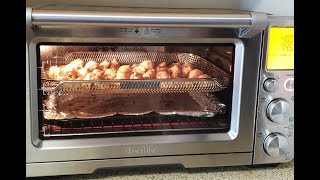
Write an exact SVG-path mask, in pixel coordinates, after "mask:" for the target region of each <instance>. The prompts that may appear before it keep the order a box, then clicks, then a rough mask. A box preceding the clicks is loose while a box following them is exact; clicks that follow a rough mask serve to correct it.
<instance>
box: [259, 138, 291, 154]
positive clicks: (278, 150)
mask: <svg viewBox="0 0 320 180" xmlns="http://www.w3.org/2000/svg"><path fill="white" fill-rule="evenodd" d="M263 148H264V150H265V152H266V153H267V154H268V155H269V156H271V157H280V156H283V155H284V154H286V153H287V151H288V140H287V138H286V137H284V136H283V135H281V134H279V133H272V134H270V135H269V136H268V137H267V138H266V139H265V140H264V144H263Z"/></svg>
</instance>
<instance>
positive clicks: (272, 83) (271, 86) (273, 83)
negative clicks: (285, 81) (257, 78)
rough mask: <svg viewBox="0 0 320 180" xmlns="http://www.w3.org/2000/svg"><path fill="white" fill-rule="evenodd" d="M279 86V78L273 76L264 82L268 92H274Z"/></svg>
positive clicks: (264, 87)
mask: <svg viewBox="0 0 320 180" xmlns="http://www.w3.org/2000/svg"><path fill="white" fill-rule="evenodd" d="M277 88H278V82H277V80H275V79H273V78H269V79H267V80H265V81H264V83H263V89H264V90H265V91H267V92H273V91H275V90H276V89H277Z"/></svg>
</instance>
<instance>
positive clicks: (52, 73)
mask: <svg viewBox="0 0 320 180" xmlns="http://www.w3.org/2000/svg"><path fill="white" fill-rule="evenodd" d="M60 73H61V72H60V68H59V67H58V66H51V67H50V68H49V72H48V76H49V77H50V78H51V79H57V77H58V76H59V74H60Z"/></svg>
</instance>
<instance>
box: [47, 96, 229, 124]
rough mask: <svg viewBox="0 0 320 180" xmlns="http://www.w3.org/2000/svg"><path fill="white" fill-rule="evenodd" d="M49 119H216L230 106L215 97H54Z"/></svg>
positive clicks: (49, 101)
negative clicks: (152, 116)
mask: <svg viewBox="0 0 320 180" xmlns="http://www.w3.org/2000/svg"><path fill="white" fill-rule="evenodd" d="M44 107H45V110H44V118H45V119H54V120H59V119H72V118H79V119H83V118H100V117H109V116H114V115H117V114H119V115H144V114H149V113H151V112H155V113H158V114H161V115H174V114H178V115H186V116H194V117H213V116H215V115H216V114H223V113H225V111H226V105H224V104H223V103H221V102H220V101H219V100H218V98H217V97H216V96H214V95H213V94H211V93H195V92H192V93H154V94H113V95H108V94H107V95H106V94H101V95H99V94H73V95H60V96H59V95H57V94H51V95H49V96H48V98H47V100H45V103H44Z"/></svg>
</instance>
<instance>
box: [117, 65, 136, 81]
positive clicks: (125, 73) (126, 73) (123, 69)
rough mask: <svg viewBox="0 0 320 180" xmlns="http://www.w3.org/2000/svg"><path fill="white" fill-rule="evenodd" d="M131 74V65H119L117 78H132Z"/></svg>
mask: <svg viewBox="0 0 320 180" xmlns="http://www.w3.org/2000/svg"><path fill="white" fill-rule="evenodd" d="M131 74H132V69H131V67H130V65H122V66H120V67H119V69H118V71H117V77H116V79H130V76H131Z"/></svg>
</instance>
